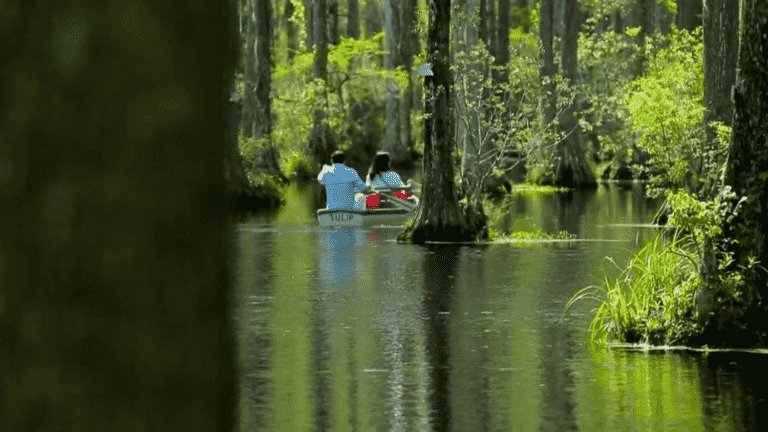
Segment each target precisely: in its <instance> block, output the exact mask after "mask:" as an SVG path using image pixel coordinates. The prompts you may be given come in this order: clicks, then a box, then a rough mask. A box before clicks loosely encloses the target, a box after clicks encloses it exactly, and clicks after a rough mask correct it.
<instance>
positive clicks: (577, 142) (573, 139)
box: [554, 0, 597, 187]
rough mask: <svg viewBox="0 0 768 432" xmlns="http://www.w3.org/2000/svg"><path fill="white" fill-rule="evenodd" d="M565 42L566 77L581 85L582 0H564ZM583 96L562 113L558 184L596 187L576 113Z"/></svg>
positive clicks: (558, 155) (564, 64)
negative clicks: (579, 56) (580, 40)
mask: <svg viewBox="0 0 768 432" xmlns="http://www.w3.org/2000/svg"><path fill="white" fill-rule="evenodd" d="M562 5H563V13H562V17H563V20H564V22H563V40H562V42H561V45H560V47H561V58H562V62H563V75H564V77H565V78H566V79H567V80H568V81H569V82H570V83H571V84H572V85H577V84H578V82H579V75H578V55H577V52H578V41H579V30H580V29H581V23H582V20H583V13H582V11H581V10H580V9H579V3H578V0H563V3H562ZM580 98H581V96H580V95H574V98H573V100H572V101H571V103H570V105H569V106H567V107H566V108H565V109H564V110H563V112H562V113H561V114H560V118H559V123H560V127H561V128H562V129H563V131H564V132H565V136H564V137H563V139H562V140H561V141H560V142H559V143H557V145H556V146H555V166H554V183H555V185H557V186H564V187H585V186H586V187H593V186H596V185H597V180H596V179H595V176H594V174H593V173H592V170H591V169H590V168H589V165H588V164H587V160H586V158H585V156H584V149H583V145H582V136H581V127H580V126H579V122H578V120H577V119H576V116H575V111H576V109H577V104H578V101H579V99H580Z"/></svg>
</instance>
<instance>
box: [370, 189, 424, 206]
mask: <svg viewBox="0 0 768 432" xmlns="http://www.w3.org/2000/svg"><path fill="white" fill-rule="evenodd" d="M378 192H379V193H380V194H381V196H382V197H384V198H386V199H387V202H388V203H391V204H393V205H394V206H396V207H399V208H401V209H405V210H408V211H411V210H413V209H415V208H416V204H412V203H409V202H407V201H403V200H401V199H400V198H395V197H394V196H392V195H387V193H386V192H383V191H381V190H379V191H378Z"/></svg>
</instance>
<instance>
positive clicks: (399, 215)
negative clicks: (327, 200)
mask: <svg viewBox="0 0 768 432" xmlns="http://www.w3.org/2000/svg"><path fill="white" fill-rule="evenodd" d="M407 202H408V203H410V204H411V205H410V206H408V207H410V209H406V208H394V207H389V208H380V209H367V210H328V209H327V208H324V209H320V210H318V211H317V222H318V224H319V225H320V226H373V225H401V224H402V223H403V222H405V220H406V219H408V217H410V216H411V215H413V213H414V212H415V210H416V207H417V206H418V203H419V199H418V198H416V197H412V198H409V199H408V201H407Z"/></svg>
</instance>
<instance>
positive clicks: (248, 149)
mask: <svg viewBox="0 0 768 432" xmlns="http://www.w3.org/2000/svg"><path fill="white" fill-rule="evenodd" d="M269 142H270V137H269V136H262V137H258V138H254V137H248V136H245V135H244V134H240V135H239V136H238V147H239V150H240V155H241V156H242V157H243V161H244V162H245V166H251V165H253V160H254V158H255V157H256V154H257V153H258V151H259V150H261V149H262V148H264V147H266V146H267V144H269Z"/></svg>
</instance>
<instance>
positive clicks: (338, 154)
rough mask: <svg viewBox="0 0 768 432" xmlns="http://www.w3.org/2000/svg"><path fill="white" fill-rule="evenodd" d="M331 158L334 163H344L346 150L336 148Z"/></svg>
mask: <svg viewBox="0 0 768 432" xmlns="http://www.w3.org/2000/svg"><path fill="white" fill-rule="evenodd" d="M331 160H332V161H333V163H344V152H343V151H340V150H336V151H335V152H333V154H332V155H331Z"/></svg>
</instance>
